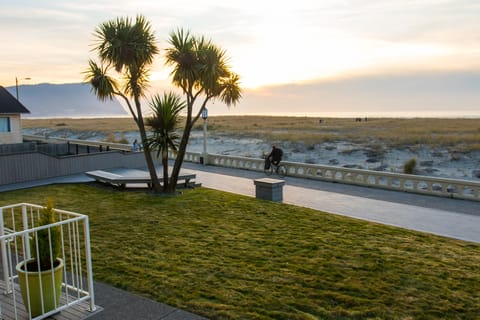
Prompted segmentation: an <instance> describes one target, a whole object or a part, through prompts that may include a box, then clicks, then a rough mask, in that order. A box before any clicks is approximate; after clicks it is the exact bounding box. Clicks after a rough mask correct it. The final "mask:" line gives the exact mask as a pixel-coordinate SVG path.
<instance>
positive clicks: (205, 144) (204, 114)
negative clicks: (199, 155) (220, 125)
mask: <svg viewBox="0 0 480 320" xmlns="http://www.w3.org/2000/svg"><path fill="white" fill-rule="evenodd" d="M202 118H203V159H202V160H203V161H202V163H203V165H206V164H207V118H208V110H207V108H203V110H202Z"/></svg>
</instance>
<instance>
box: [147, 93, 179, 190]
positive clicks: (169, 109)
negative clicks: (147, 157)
mask: <svg viewBox="0 0 480 320" xmlns="http://www.w3.org/2000/svg"><path fill="white" fill-rule="evenodd" d="M185 106H186V105H185V102H183V101H181V98H180V96H178V95H176V94H174V93H172V92H170V93H168V94H167V93H164V95H163V97H160V96H159V95H155V96H154V97H153V98H152V101H151V102H150V108H151V109H152V111H153V115H152V116H151V117H150V118H147V119H146V123H147V125H148V126H150V127H151V128H152V132H153V135H152V137H150V138H149V142H148V145H149V147H150V149H151V150H157V158H158V157H159V156H160V154H161V156H162V165H163V191H164V192H169V191H172V190H174V189H173V188H172V189H169V187H168V186H169V181H168V180H169V178H168V149H170V150H172V151H177V146H178V140H179V139H180V135H179V134H178V133H177V126H178V124H179V122H180V116H181V112H182V111H183V110H184V109H185Z"/></svg>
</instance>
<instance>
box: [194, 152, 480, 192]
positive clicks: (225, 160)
mask: <svg viewBox="0 0 480 320" xmlns="http://www.w3.org/2000/svg"><path fill="white" fill-rule="evenodd" d="M201 156H202V155H201V154H200V153H187V155H186V156H185V160H186V161H192V162H199V159H200V157H201ZM206 163H208V164H210V165H215V166H222V167H229V168H237V169H245V170H252V171H263V166H264V160H263V159H255V158H246V157H233V156H225V155H218V154H208V156H207V159H206ZM282 164H284V165H285V166H286V167H287V175H288V176H291V177H299V178H307V179H316V180H322V181H330V182H338V183H347V184H355V185H359V186H366V187H374V188H381V189H388V190H396V191H404V192H413V193H420V194H428V195H435V196H441V197H449V198H457V199H468V200H475V201H480V182H476V181H469V180H457V179H446V178H439V177H430V176H420V175H410V174H402V173H392V172H383V171H372V170H361V169H351V168H343V167H336V166H326V165H318V164H307V163H297V162H288V161H283V162H282Z"/></svg>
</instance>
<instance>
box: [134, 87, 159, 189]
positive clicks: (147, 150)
mask: <svg viewBox="0 0 480 320" xmlns="http://www.w3.org/2000/svg"><path fill="white" fill-rule="evenodd" d="M135 106H136V107H137V126H138V129H139V130H140V137H141V139H142V145H143V154H144V156H145V161H146V162H147V167H148V171H149V173H150V179H151V180H152V187H153V191H154V192H155V193H161V192H162V187H161V186H160V182H159V181H158V176H157V171H156V170H155V163H154V162H153V158H152V153H151V152H150V147H149V146H148V143H147V133H146V131H145V124H144V122H143V117H142V111H141V106H140V101H139V99H138V97H137V96H135Z"/></svg>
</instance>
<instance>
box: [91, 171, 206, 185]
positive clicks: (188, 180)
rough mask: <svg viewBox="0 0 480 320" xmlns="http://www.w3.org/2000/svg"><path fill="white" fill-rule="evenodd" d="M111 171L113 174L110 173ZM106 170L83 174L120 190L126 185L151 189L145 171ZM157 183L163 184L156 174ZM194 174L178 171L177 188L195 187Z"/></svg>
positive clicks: (149, 180)
mask: <svg viewBox="0 0 480 320" xmlns="http://www.w3.org/2000/svg"><path fill="white" fill-rule="evenodd" d="M112 171H113V172H112ZM112 171H106V170H94V171H88V172H85V174H86V175H87V176H89V177H91V178H93V179H95V180H96V181H98V182H101V183H105V184H110V185H113V186H117V187H120V188H126V186H127V184H147V186H148V188H150V189H151V188H152V180H151V178H150V173H148V172H146V171H140V170H134V169H131V170H129V169H122V172H116V171H115V170H114V169H113V170H112ZM157 175H158V181H159V182H160V183H163V173H159V172H157ZM196 176H197V175H196V174H195V173H194V172H191V171H185V170H182V171H180V174H179V176H178V180H177V186H183V187H185V188H186V187H189V186H194V185H195V181H194V180H195V178H196Z"/></svg>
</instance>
